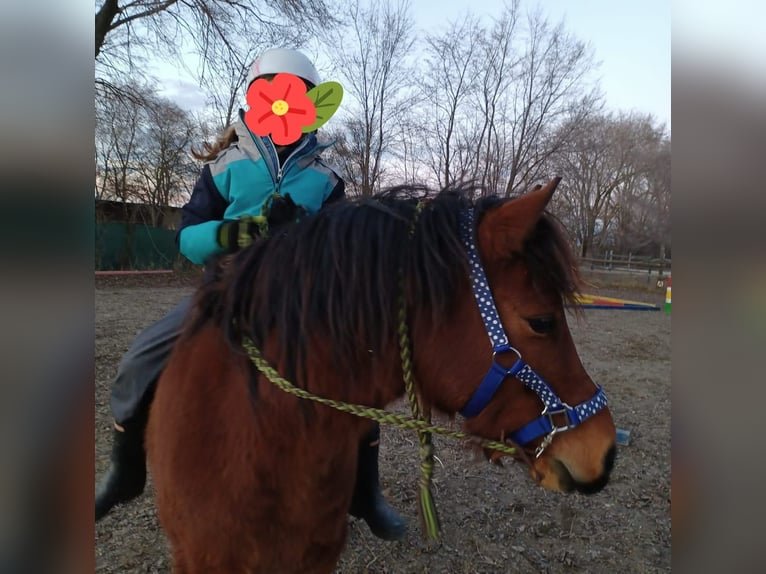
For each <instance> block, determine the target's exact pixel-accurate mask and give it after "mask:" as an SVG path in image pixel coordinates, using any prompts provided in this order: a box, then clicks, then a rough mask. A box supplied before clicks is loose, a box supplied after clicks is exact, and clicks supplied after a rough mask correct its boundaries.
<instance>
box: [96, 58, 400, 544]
mask: <svg viewBox="0 0 766 574" xmlns="http://www.w3.org/2000/svg"><path fill="white" fill-rule="evenodd" d="M279 73H287V74H292V75H294V76H297V77H299V78H301V79H302V80H303V82H304V83H305V84H306V89H307V90H309V89H311V88H312V87H314V86H316V85H318V84H319V83H320V78H319V74H318V73H317V71H316V68H315V67H314V65H313V64H312V63H311V61H310V60H309V59H308V58H307V57H306V56H305V55H303V54H302V53H301V52H298V51H296V50H291V49H283V48H278V49H273V50H268V51H266V52H264V53H263V54H262V55H261V57H260V58H258V59H257V60H256V61H255V62H254V63H253V66H252V68H251V70H250V74H249V76H248V80H247V86H248V87H249V86H250V84H251V83H252V82H253V81H255V80H256V79H258V78H264V79H266V80H271V79H272V78H273V77H274V76H275V75H276V74H279ZM244 117H245V116H244V112H243V111H240V119H239V121H237V122H235V123H234V124H233V125H232V126H230V127H229V128H228V129H227V130H226V131H225V132H224V133H223V135H222V136H221V137H220V138H219V139H218V141H217V142H216V143H215V144H213V145H207V144H206V145H205V152H206V153H204V154H202V153H201V154H195V155H196V157H198V158H199V159H203V160H205V162H206V163H205V165H204V167H203V168H202V173H201V175H200V177H199V179H198V180H197V183H196V185H195V186H194V190H193V191H192V195H191V198H190V199H189V202H188V203H187V204H186V205H185V206H184V207H183V210H182V219H181V227H180V229H179V232H178V235H177V242H178V246H179V249H180V251H181V253H182V254H183V255H184V256H185V257H187V258H188V259H189V260H191V261H192V262H194V263H198V264H204V265H205V266H206V270H211V269H214V268H215V266H216V263H217V262H218V260H219V259H220V257H221V256H222V255H225V254H226V253H231V252H233V251H235V250H237V249H238V248H240V247H242V246H243V245H244V244H246V243H247V241H243V237H244V238H247V237H249V236H250V237H255V236H257V235H258V234H259V233H260V226H259V225H257V224H256V223H254V222H253V221H252V219H250V218H249V217H248V216H257V215H261V214H262V213H265V214H266V217H267V221H268V224H269V226H270V227H274V226H277V225H279V224H281V223H285V222H287V221H290V220H294V219H296V218H297V217H298V216H299V215H301V214H302V213H313V212H315V211H317V210H319V209H321V208H322V207H323V206H324V205H325V204H327V203H331V202H333V201H336V200H338V199H341V198H343V197H344V196H345V190H344V182H343V180H342V179H341V178H340V177H339V176H338V175H337V174H336V173H335V172H334V171H333V170H332V169H330V168H329V167H328V166H326V165H325V164H324V163H323V162H322V160H321V158H320V157H319V152H320V151H321V150H322V149H324V148H325V147H327V146H322V145H320V144H319V143H318V142H317V138H316V135H315V134H314V133H308V134H303V135H302V136H301V137H300V138H299V139H298V140H297V141H295V142H293V143H289V144H288V145H280V146H277V145H275V144H274V142H273V141H272V139H271V138H270V137H269V136H263V137H260V136H257V135H255V134H253V132H252V131H251V130H250V129H249V128H248V126H247V125H246V123H245V120H244ZM277 193H278V195H275V194H277ZM264 208H265V209H264ZM190 305H191V297H187V298H186V299H184V300H183V301H182V302H181V303H180V304H179V305H177V306H176V307H175V308H173V309H172V310H171V311H170V312H169V313H168V314H167V315H166V316H165V317H163V318H162V319H160V320H159V321H157V322H156V323H154V324H153V325H151V326H149V327H148V328H147V329H145V330H144V331H143V332H141V333H140V334H139V335H138V337H137V338H136V339H135V341H134V342H133V344H132V346H131V347H130V349H129V350H128V352H127V353H126V354H125V355H124V357H123V358H122V361H121V362H120V366H119V369H118V372H117V376H116V378H115V380H114V383H113V388H112V396H111V406H112V412H113V414H114V418H115V424H114V432H113V441H114V442H113V446H112V454H111V462H112V464H111V467H110V469H109V471H108V473H107V474H106V476H105V477H103V478H102V480H101V481H100V483H99V485H98V486H97V488H96V520H99V519H100V518H101V517H103V516H104V515H105V514H106V513H107V512H109V510H111V508H112V507H113V506H114V505H115V504H119V503H122V502H126V501H129V500H131V499H133V498H135V497H137V496H138V495H139V494H141V492H143V489H144V486H145V483H146V457H145V452H144V444H143V439H144V430H145V428H146V422H147V418H148V412H149V405H150V404H151V401H152V397H153V395H154V388H155V384H156V382H157V380H158V379H159V376H160V373H161V372H162V369H163V368H164V366H165V363H166V361H167V358H168V356H169V355H170V352H171V350H172V348H173V345H174V343H175V341H176V339H177V337H178V335H179V334H180V331H181V328H182V324H183V321H184V318H185V316H186V314H187V311H188V310H189V308H190ZM379 436H380V429H379V427H378V426H377V425H376V427H375V428H374V430H373V432H372V433H371V435H370V436H369V437H367V438H366V439H365V440H364V441H363V442H362V444H361V445H360V451H359V464H358V469H357V482H356V487H355V491H354V497H353V502H352V506H351V513H352V514H353V515H354V516H357V517H359V518H363V519H364V520H365V521H366V522H367V524H368V525H369V527H370V529H371V530H372V532H373V534H375V535H376V536H378V537H380V538H384V539H387V540H396V539H400V538H402V537H403V536H404V535H405V533H406V523H405V522H404V520H403V519H402V518H401V517H400V516H399V515H398V514H397V513H396V512H395V511H394V510H393V509H392V508H391V507H390V506H389V505H388V503H387V502H386V501H385V499H384V498H383V496H382V494H381V492H380V485H379V478H378V442H379Z"/></svg>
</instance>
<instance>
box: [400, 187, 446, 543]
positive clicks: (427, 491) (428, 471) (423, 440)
mask: <svg viewBox="0 0 766 574" xmlns="http://www.w3.org/2000/svg"><path fill="white" fill-rule="evenodd" d="M424 207H425V202H423V201H419V202H418V204H417V206H416V207H415V216H414V217H413V218H412V222H411V223H410V229H409V234H410V238H412V236H413V235H414V234H415V226H416V224H417V221H418V218H419V217H420V212H421V211H423V208H424ZM406 292H407V291H406V285H405V277H404V269H403V268H400V269H399V356H400V359H401V363H402V376H403V377H404V388H405V390H406V393H407V398H408V399H409V402H410V410H411V411H412V416H413V417H414V418H415V419H416V420H422V421H424V422H425V423H428V424H430V423H431V412H430V409H428V408H427V407H425V406H424V408H423V409H421V408H420V404H419V402H418V394H417V390H416V388H415V377H414V376H413V373H412V344H411V342H410V335H409V329H408V328H407V299H406V297H405V293H406ZM423 411H426V412H423ZM418 443H419V449H418V450H419V454H420V479H419V480H418V490H419V492H420V497H419V504H418V515H419V516H420V527H421V530H422V531H423V532H425V534H426V536H428V538H430V539H432V540H437V539H438V538H439V533H440V532H441V523H440V521H439V513H438V512H437V510H436V503H435V502H434V497H433V493H432V491H431V479H432V477H433V472H434V447H433V443H432V442H431V433H430V432H429V431H427V430H418Z"/></svg>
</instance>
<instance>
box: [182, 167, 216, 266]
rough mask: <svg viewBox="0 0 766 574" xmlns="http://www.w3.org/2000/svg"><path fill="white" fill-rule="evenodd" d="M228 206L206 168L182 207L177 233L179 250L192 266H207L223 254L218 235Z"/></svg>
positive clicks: (208, 169)
mask: <svg viewBox="0 0 766 574" xmlns="http://www.w3.org/2000/svg"><path fill="white" fill-rule="evenodd" d="M227 206H228V204H227V203H226V200H225V199H224V198H223V196H222V195H221V193H220V191H219V190H218V188H217V187H216V185H215V182H213V175H212V173H211V172H210V166H209V165H205V166H204V167H203V168H202V173H201V174H200V177H199V179H197V183H196V184H195V185H194V189H193V190H192V194H191V198H190V199H189V202H188V203H187V204H186V205H184V206H183V208H181V227H180V228H179V230H178V233H177V234H176V242H177V243H178V249H179V251H180V252H181V254H182V255H183V256H184V257H186V258H187V259H189V260H190V261H191V262H192V263H197V264H200V265H201V264H204V263H205V261H207V259H209V258H210V257H211V256H212V255H216V254H218V253H222V252H223V251H224V250H223V248H222V247H221V246H220V245H218V239H217V234H218V227H219V226H220V224H221V221H222V220H223V215H224V213H225V211H226V207H227Z"/></svg>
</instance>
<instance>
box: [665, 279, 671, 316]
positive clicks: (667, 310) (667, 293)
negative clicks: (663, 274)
mask: <svg viewBox="0 0 766 574" xmlns="http://www.w3.org/2000/svg"><path fill="white" fill-rule="evenodd" d="M665 313H667V314H668V315H670V277H668V288H667V289H666V290H665Z"/></svg>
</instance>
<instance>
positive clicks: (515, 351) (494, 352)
mask: <svg viewBox="0 0 766 574" xmlns="http://www.w3.org/2000/svg"><path fill="white" fill-rule="evenodd" d="M503 347H504V348H502V349H500V350H498V349H497V348H495V349H494V350H493V351H492V362H493V363H494V362H496V361H495V357H497V354H498V353H506V352H508V351H513V352H514V353H516V356H517V357H518V358H519V359H521V353H520V352H519V350H518V349H517V348H516V347H511V346H510V345H503Z"/></svg>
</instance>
